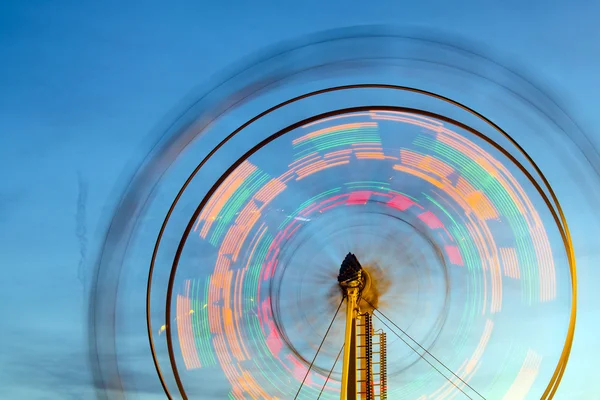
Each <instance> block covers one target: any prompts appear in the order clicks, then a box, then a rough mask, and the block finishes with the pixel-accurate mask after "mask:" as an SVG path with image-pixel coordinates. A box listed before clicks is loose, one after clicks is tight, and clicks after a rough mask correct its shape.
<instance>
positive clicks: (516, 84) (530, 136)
mask: <svg viewBox="0 0 600 400" xmlns="http://www.w3.org/2000/svg"><path fill="white" fill-rule="evenodd" d="M521 79H522V78H519V77H518V76H517V75H514V74H512V73H510V71H508V70H506V69H505V68H503V67H501V66H499V65H497V64H495V63H493V62H492V61H490V60H489V59H487V58H484V57H481V56H478V55H476V54H475V53H472V52H468V51H466V50H464V49H460V48H457V47H453V46H451V45H449V44H445V43H440V42H436V41H433V40H431V39H426V38H422V37H421V38H417V37H412V36H407V35H401V34H398V33H396V32H389V31H385V30H382V29H375V28H369V29H364V30H349V31H343V32H334V33H328V34H325V35H319V36H316V37H313V38H309V39H305V40H303V41H300V42H296V43H292V44H288V45H286V46H284V47H282V48H278V49H277V50H275V51H272V52H269V53H265V54H263V55H260V56H259V57H257V59H255V60H254V61H252V62H247V63H245V64H244V65H243V68H240V69H238V70H236V71H235V72H234V73H231V74H230V75H229V78H228V79H223V80H222V81H221V82H220V83H219V84H217V85H215V86H214V88H213V89H212V90H208V91H205V92H204V95H203V96H201V97H199V98H196V99H195V101H194V102H193V103H192V105H191V106H190V107H189V108H187V109H186V111H185V112H184V113H183V114H182V115H180V116H179V117H178V118H176V119H175V120H176V121H177V122H176V123H174V124H171V125H169V127H168V129H167V130H166V133H164V134H163V135H161V137H160V139H159V140H158V142H157V143H156V145H155V146H154V147H153V149H152V151H151V152H150V153H149V154H148V155H147V156H145V157H144V159H143V160H141V161H140V164H139V168H138V170H137V172H136V174H135V176H134V178H133V179H132V181H131V183H130V184H129V185H128V187H127V189H126V191H125V194H124V197H123V199H122V201H121V203H120V205H119V207H118V208H117V211H116V213H115V215H114V216H113V219H112V222H111V225H110V228H109V230H108V233H107V236H106V241H105V244H104V248H103V252H102V254H101V257H100V258H99V262H98V276H97V280H96V291H95V293H94V295H93V297H92V300H93V302H92V309H91V311H92V313H91V315H92V318H91V327H92V331H91V333H92V335H91V338H92V345H93V349H94V351H93V361H94V362H95V364H96V365H97V371H96V372H97V379H98V386H99V387H102V388H104V389H103V391H102V393H103V395H106V396H108V397H113V396H114V397H117V398H118V397H126V395H127V392H128V390H132V389H130V388H132V387H133V388H135V386H136V383H135V382H133V380H132V379H129V380H128V378H127V376H126V374H124V373H123V371H124V370H135V369H139V368H141V369H144V368H145V369H146V370H147V369H148V368H151V373H152V374H153V375H154V376H156V381H157V382H160V384H161V386H162V391H163V392H164V393H160V396H162V397H164V396H165V394H166V396H167V397H168V398H183V399H192V398H200V399H202V398H215V399H216V398H219V399H223V398H230V399H319V398H320V399H342V400H344V399H385V398H390V399H415V400H417V399H418V400H425V399H454V398H456V399H461V398H465V399H467V398H468V399H510V400H516V399H538V398H542V399H549V398H552V397H553V395H554V393H555V391H556V390H557V388H558V385H559V383H560V380H561V377H562V375H563V373H564V369H565V366H566V363H567V360H568V358H569V353H570V349H571V343H572V340H573V334H574V330H575V312H576V288H577V286H576V273H575V255H574V250H573V244H572V239H571V236H570V232H569V228H568V226H567V220H566V217H565V214H564V212H563V210H562V208H561V203H560V200H561V198H560V196H559V195H558V194H557V193H556V192H555V190H554V189H553V187H551V186H550V184H549V178H548V177H547V176H546V174H545V173H543V172H542V171H545V172H546V171H547V169H546V168H542V167H540V165H539V163H538V161H537V160H539V157H540V155H543V154H546V155H553V154H554V155H555V154H560V153H563V154H564V152H565V150H568V149H572V150H573V151H574V152H575V151H579V152H581V151H582V150H580V149H579V148H578V147H577V144H578V143H580V141H581V140H583V139H582V138H583V137H580V136H570V137H569V140H565V136H564V132H568V133H569V134H571V133H572V131H573V130H572V129H571V127H566V128H565V126H564V125H562V122H561V121H562V119H561V116H560V114H559V111H560V109H551V111H552V112H551V115H550V114H549V113H548V112H546V111H547V109H546V108H544V107H549V106H547V103H543V104H544V105H543V106H539V107H538V105H539V103H540V101H537V102H534V101H533V100H532V99H534V100H535V99H537V100H540V97H539V96H540V94H539V93H538V92H535V93H534V95H531V93H532V92H531V90H533V89H532V88H531V87H530V86H527V85H529V84H527V85H525V84H524V83H523V81H522V80H521ZM524 88H525V89H524ZM557 110H558V111H557ZM542 130H543V132H542ZM557 143H560V144H561V145H560V146H561V147H560V151H559V149H558V148H557ZM569 146H570V147H569ZM546 159H547V156H546ZM553 163H554V165H555V166H556V167H557V168H558V167H559V165H560V164H561V163H564V164H569V163H570V161H569V160H567V159H564V158H555V160H554V162H553ZM550 169H552V168H550ZM562 171H563V172H565V171H566V169H563V170H562ZM551 172H552V171H551ZM565 173H568V171H566V172H565ZM573 173H577V172H573ZM123 276H128V278H127V279H123ZM140 299H141V300H140ZM144 299H145V302H144ZM142 315H143V316H145V317H144V318H142V317H140V316H142ZM119 321H120V322H119ZM143 327H145V329H143ZM123 331H127V332H128V334H127V335H126V337H127V339H124V336H123V335H120V334H119V332H123ZM132 332H136V333H138V334H140V332H143V333H144V336H145V337H144V338H143V340H145V342H144V343H145V344H144V346H146V347H145V348H147V343H149V344H150V347H149V348H150V351H147V352H146V358H145V361H143V362H142V361H140V362H139V364H135V363H134V362H133V361H123V360H121V359H120V358H119V354H123V352H125V351H126V350H125V349H128V348H130V346H132V343H133V339H132V337H136V338H137V339H136V342H135V343H141V341H139V340H142V339H141V336H139V335H138V336H136V335H135V334H134V333H132ZM138 346H139V345H138Z"/></svg>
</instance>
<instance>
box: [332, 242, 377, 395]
mask: <svg viewBox="0 0 600 400" xmlns="http://www.w3.org/2000/svg"><path fill="white" fill-rule="evenodd" d="M337 279H338V283H339V285H340V288H341V290H342V295H343V296H344V298H345V300H346V331H345V342H344V359H343V369H342V388H341V392H340V400H375V399H377V400H385V399H387V365H386V361H387V359H386V335H385V332H383V331H381V330H379V331H375V330H374V329H373V323H372V312H373V310H374V307H373V305H372V303H370V302H369V301H368V298H369V297H371V296H372V294H373V293H376V291H375V290H374V283H373V280H372V279H371V276H370V275H369V273H368V272H367V270H365V269H364V268H362V266H361V265H360V263H359V261H358V259H357V258H356V256H355V255H354V254H352V253H348V254H347V255H346V257H345V259H344V261H343V262H342V265H341V267H340V272H339V275H338V278H337ZM369 295H371V296H369Z"/></svg>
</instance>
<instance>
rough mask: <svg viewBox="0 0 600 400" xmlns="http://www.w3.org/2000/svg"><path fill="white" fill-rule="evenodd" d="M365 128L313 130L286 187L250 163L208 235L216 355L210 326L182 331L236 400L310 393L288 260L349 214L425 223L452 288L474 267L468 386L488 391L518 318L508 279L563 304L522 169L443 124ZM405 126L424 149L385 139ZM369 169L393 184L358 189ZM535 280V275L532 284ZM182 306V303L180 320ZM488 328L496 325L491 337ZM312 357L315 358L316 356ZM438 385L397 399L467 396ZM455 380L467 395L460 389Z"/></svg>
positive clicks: (316, 377) (452, 359)
mask: <svg viewBox="0 0 600 400" xmlns="http://www.w3.org/2000/svg"><path fill="white" fill-rule="evenodd" d="M360 116H362V117H363V118H364V117H368V118H371V119H377V121H378V122H377V123H375V122H368V123H359V122H352V123H343V124H339V125H335V123H336V122H337V121H338V120H342V118H334V119H328V121H329V122H327V121H325V120H324V121H318V123H317V122H315V123H312V124H310V125H308V126H310V129H312V131H311V132H309V133H304V129H306V126H305V128H301V129H299V130H298V134H300V136H298V137H296V139H291V140H290V141H289V142H287V144H288V145H289V149H290V153H289V154H291V156H292V157H293V159H292V160H291V161H288V160H287V159H285V158H283V159H282V160H281V162H279V163H278V165H280V166H281V167H282V168H281V170H280V172H279V173H278V174H275V175H274V176H271V175H268V174H266V173H265V172H263V169H262V168H261V167H260V160H259V159H258V158H257V159H251V160H246V161H244V162H243V163H241V164H240V166H239V167H237V168H235V169H233V170H232V171H231V173H230V174H229V176H227V177H225V179H224V181H223V183H222V184H221V186H219V187H218V188H217V189H216V190H215V192H214V193H213V195H212V196H211V197H210V198H209V200H208V202H207V203H206V207H205V208H204V210H202V211H201V212H200V214H199V216H198V218H197V220H196V221H195V224H194V230H197V229H200V235H199V239H200V240H201V241H202V240H203V241H205V242H208V243H209V244H210V245H212V246H215V247H216V257H215V259H214V268H213V271H212V273H211V275H210V281H209V282H210V284H209V287H208V288H207V289H205V293H194V295H195V296H198V297H201V298H206V304H207V307H206V314H207V319H208V324H207V325H208V326H209V327H210V335H211V336H212V341H211V343H212V346H211V347H212V353H213V354H209V353H210V349H209V350H208V351H207V354H203V353H204V352H205V351H206V350H205V349H204V348H200V347H199V346H196V345H195V344H196V343H200V342H199V341H198V340H194V337H193V335H194V334H195V335H198V334H199V332H201V331H203V329H204V330H206V327H205V328H202V327H200V326H195V325H198V324H200V323H201V319H198V318H188V320H189V321H191V323H192V324H193V325H194V326H192V327H190V329H188V330H186V331H185V332H186V333H185V334H184V333H183V332H184V331H181V333H180V335H179V340H180V343H181V349H182V352H183V354H184V360H186V359H187V360H188V361H186V362H185V365H186V368H187V369H194V368H198V367H199V366H200V360H204V359H207V360H209V359H210V357H213V358H214V359H216V360H218V363H219V365H220V368H221V369H222V371H223V373H224V376H225V377H226V378H227V380H228V381H229V383H230V384H231V387H232V392H231V393H232V395H233V396H234V397H235V398H246V396H249V397H251V398H262V397H267V398H275V397H278V396H279V397H282V398H286V397H287V396H289V395H290V394H291V393H292V392H293V388H291V387H290V386H289V381H286V378H285V377H286V376H287V377H292V378H293V380H297V381H301V380H302V379H303V377H304V375H305V374H306V371H307V365H306V360H305V359H304V358H303V357H304V356H301V355H300V353H299V352H297V351H296V350H294V351H290V347H289V346H290V343H291V341H293V340H298V339H297V338H296V337H295V335H296V334H295V333H294V331H293V330H292V331H289V332H287V333H285V332H282V331H281V329H282V324H286V322H285V317H282V316H281V315H278V313H279V312H280V310H279V309H278V307H279V306H277V305H276V303H274V297H273V296H278V295H279V294H278V293H276V292H272V290H273V289H272V288H273V285H275V284H276V282H277V279H280V278H279V276H280V274H281V272H280V271H282V270H283V269H284V268H287V264H288V263H289V262H290V260H289V259H287V258H286V257H287V256H286V255H285V254H287V253H286V251H287V250H286V249H287V248H288V247H289V245H290V243H294V241H295V240H297V238H299V237H300V236H301V235H303V234H305V232H308V231H307V229H310V226H311V224H312V222H311V221H318V220H319V219H320V218H326V217H327V216H328V215H335V213H340V212H342V210H344V209H347V210H359V209H363V208H364V209H366V210H368V209H370V208H371V207H376V208H377V209H378V210H380V211H379V212H382V213H383V214H385V215H394V216H395V217H396V218H400V219H402V220H404V221H412V222H411V223H413V224H416V226H419V227H420V228H419V229H423V232H424V234H425V235H426V237H430V238H431V240H433V241H435V242H436V243H437V246H439V252H440V257H442V258H443V260H444V263H445V268H447V269H448V272H447V273H448V274H450V275H452V274H459V275H461V273H459V272H458V270H456V271H455V270H454V268H457V267H464V268H460V271H465V273H466V275H464V278H461V279H464V280H465V281H464V283H463V284H464V285H465V288H466V290H465V293H464V306H463V308H462V310H460V313H459V317H458V319H457V321H456V336H454V337H453V338H452V351H450V352H449V354H448V356H447V357H445V358H444V360H445V362H446V363H449V364H450V365H452V366H453V368H454V371H455V372H456V373H457V374H458V375H459V376H460V377H461V378H462V379H463V380H464V381H465V382H470V381H471V380H473V379H475V376H476V375H477V372H478V371H479V370H480V367H481V365H482V364H481V363H482V360H485V357H484V353H485V351H486V346H487V343H488V342H489V340H490V338H491V337H492V332H493V327H494V322H493V318H495V315H497V314H499V313H501V312H502V311H503V308H504V307H503V302H504V296H505V294H504V290H505V289H504V281H503V279H505V278H509V279H512V280H515V279H516V280H518V281H519V282H520V283H521V285H522V287H527V288H529V291H528V293H530V295H529V299H530V300H533V297H532V296H531V293H534V292H533V289H532V288H533V287H534V285H535V284H537V285H538V287H539V290H538V292H539V297H538V299H539V300H538V301H539V302H545V301H551V300H552V298H553V297H552V294H553V291H555V290H556V289H555V286H556V285H555V283H554V282H553V281H552V274H553V273H554V272H553V271H554V270H553V268H554V265H553V263H552V260H553V256H552V251H551V248H550V244H549V240H548V238H547V233H546V231H545V229H544V225H543V224H542V221H541V218H540V216H539V215H538V214H537V211H536V210H535V207H534V204H533V202H532V201H531V200H530V199H529V197H528V194H527V193H526V191H525V189H523V188H522V187H521V186H520V183H519V181H518V180H517V179H516V178H515V177H514V176H513V175H512V174H511V172H510V170H509V169H508V168H506V167H504V166H503V165H502V164H501V163H500V162H499V161H498V160H497V159H496V158H494V157H493V156H492V155H491V154H490V153H489V152H488V151H486V150H485V149H484V148H483V147H481V146H479V145H478V144H476V143H475V142H473V141H471V140H469V139H468V138H467V136H464V135H461V134H458V133H456V132H454V131H452V130H451V129H450V128H449V127H447V126H446V125H445V124H443V123H441V122H439V121H435V120H433V119H431V118H425V117H423V118H420V117H418V116H413V115H411V114H410V113H394V112H385V113H379V112H375V111H373V112H370V113H367V114H365V113H356V114H349V115H348V116H347V117H346V118H357V117H360ZM328 124H334V125H332V126H327V125H328ZM398 124H400V126H408V127H409V128H406V129H412V128H410V127H418V128H419V131H418V132H415V133H414V134H413V136H412V139H411V140H410V141H407V140H400V139H396V141H397V142H396V143H394V140H392V139H391V138H390V136H389V134H388V133H386V134H385V136H384V132H388V129H390V128H392V129H393V130H392V131H397V130H398V129H399V128H398ZM292 137H294V136H293V135H292ZM284 143H285V141H284ZM281 154H286V153H285V152H282V153H281ZM353 155H354V157H353ZM398 156H399V157H398ZM366 165H369V166H370V167H369V168H374V170H376V171H383V173H382V179H381V180H360V179H357V180H351V181H344V179H345V177H346V174H348V172H349V171H351V170H352V171H354V170H356V171H361V169H363V168H365V166H366ZM334 167H335V168H334ZM269 170H274V169H273V168H270V169H269ZM275 170H276V169H275ZM358 176H359V177H360V176H361V175H360V173H359V174H358ZM294 177H295V179H294ZM334 177H335V179H334ZM340 177H341V179H340ZM383 177H385V178H383ZM388 177H389V178H388ZM305 182H306V183H305ZM311 186H315V187H319V188H320V189H321V190H320V191H318V192H316V193H315V192H314V191H312V192H310V193H311V194H312V195H311V196H307V198H301V197H298V196H297V195H295V194H294V193H303V192H304V191H306V190H307V188H311ZM290 189H292V190H290ZM343 212H344V213H346V214H347V215H352V213H355V212H356V211H343ZM348 213H350V214H348ZM201 243H202V242H201ZM201 243H200V244H201ZM500 243H502V244H500ZM505 243H507V244H511V245H512V246H510V247H507V246H506V245H505ZM542 263H546V264H545V266H542V265H541V264H542ZM521 266H523V267H521ZM521 268H527V271H528V273H527V274H521V272H520V271H521ZM461 276H462V275H461ZM198 287H200V286H198ZM182 298H183V297H182ZM181 301H183V300H180V297H178V307H180V303H181ZM192 303H193V304H198V303H201V302H200V301H197V302H196V303H194V302H193V301H192ZM181 304H183V303H181ZM178 310H179V308H178ZM481 317H484V318H486V319H485V323H484V324H483V325H482V323H481V322H480V319H481ZM282 318H283V321H282ZM311 321H316V320H315V319H312V320H311ZM478 321H479V322H478ZM311 323H313V322H311ZM181 326H182V329H183V327H184V325H183V324H182V325H181ZM478 329H481V332H482V333H481V335H480V336H479V344H478V345H477V347H472V345H471V344H470V342H469V341H468V340H467V335H468V334H469V332H474V331H477V330H478ZM190 332H192V333H191V334H190ZM313 334H314V332H313ZM190 335H192V336H190ZM205 343H209V342H205ZM309 343H310V342H306V344H304V345H305V346H306V345H307V346H308V348H309V349H310V348H311V346H310V345H309ZM191 345H194V346H196V347H198V348H196V347H194V349H195V351H196V352H197V353H198V355H197V356H196V359H197V360H198V363H197V364H194V362H191V361H189V359H190V356H189V354H188V353H189V352H190V348H191V347H190V346H191ZM303 351H304V350H303ZM469 354H470V355H469ZM512 365H514V364H512ZM325 375H326V374H325V372H323V371H321V370H315V371H311V372H310V373H309V375H308V378H307V380H306V382H305V385H306V387H305V388H304V389H303V390H302V394H301V398H310V396H311V394H314V393H316V392H315V391H317V390H320V385H321V384H322V382H324V381H325ZM434 376H435V373H434V372H431V371H428V372H426V373H425V374H424V375H422V376H421V377H420V378H418V379H416V380H414V382H413V383H411V384H409V385H407V386H405V387H402V388H395V389H394V388H392V389H390V395H394V393H395V395H398V396H403V397H408V398H410V397H414V398H419V397H422V392H423V391H425V390H426V391H428V393H429V394H428V395H426V397H425V398H428V399H451V398H454V397H455V396H456V395H457V393H458V392H457V391H456V389H455V387H454V386H453V385H452V384H451V383H450V382H444V383H443V384H442V385H441V386H438V387H437V388H433V387H430V386H429V382H430V381H431V379H433V377H434ZM449 379H450V380H451V381H452V382H453V383H454V384H456V385H457V386H459V387H461V388H462V389H465V387H466V386H465V384H464V383H462V382H460V381H459V380H458V379H456V378H453V377H449ZM293 380H292V381H293ZM330 384H331V385H332V387H331V388H327V390H326V391H325V393H324V397H323V398H335V396H336V395H335V393H337V390H338V389H339V386H338V385H339V384H337V383H336V382H335V381H333V382H330ZM292 386H294V385H292ZM426 388H427V389H426ZM465 390H468V389H465Z"/></svg>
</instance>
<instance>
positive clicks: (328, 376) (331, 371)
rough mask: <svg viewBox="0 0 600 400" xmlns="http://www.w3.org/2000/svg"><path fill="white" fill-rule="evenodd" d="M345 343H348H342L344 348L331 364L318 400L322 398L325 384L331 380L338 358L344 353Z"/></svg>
mask: <svg viewBox="0 0 600 400" xmlns="http://www.w3.org/2000/svg"><path fill="white" fill-rule="evenodd" d="M345 345H346V343H344V344H342V348H341V349H340V352H339V353H338V355H337V357H336V358H335V361H334V362H333V365H332V366H331V369H330V370H329V375H327V379H325V383H324V384H323V387H322V388H321V391H320V392H319V397H317V400H319V399H320V398H321V395H322V394H323V391H324V390H325V386H327V382H329V378H331V374H332V373H333V369H334V368H335V365H336V364H337V362H338V360H339V359H340V356H341V355H342V351H344V346H345Z"/></svg>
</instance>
